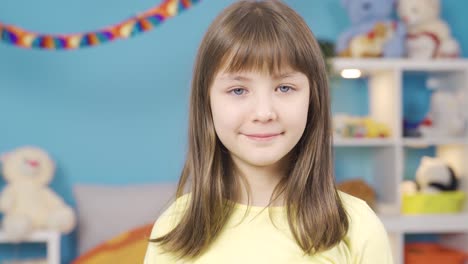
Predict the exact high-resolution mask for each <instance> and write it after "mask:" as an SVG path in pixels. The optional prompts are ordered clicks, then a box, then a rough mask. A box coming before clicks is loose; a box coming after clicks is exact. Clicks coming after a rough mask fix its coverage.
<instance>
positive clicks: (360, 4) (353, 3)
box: [335, 0, 406, 57]
mask: <svg viewBox="0 0 468 264" xmlns="http://www.w3.org/2000/svg"><path fill="white" fill-rule="evenodd" d="M395 1H396V0H343V2H342V3H343V5H344V7H345V8H346V10H347V12H348V15H349V17H350V20H351V23H352V25H351V27H350V28H349V29H348V30H346V31H345V32H343V33H341V34H340V36H339V38H338V41H337V43H336V50H335V52H336V54H337V55H338V56H341V57H402V56H403V55H404V53H405V46H404V45H405V36H406V28H405V25H404V24H403V23H400V22H398V21H395V20H392V19H391V14H392V11H393V10H394V5H395Z"/></svg>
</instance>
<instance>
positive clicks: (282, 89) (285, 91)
mask: <svg viewBox="0 0 468 264" xmlns="http://www.w3.org/2000/svg"><path fill="white" fill-rule="evenodd" d="M278 88H279V90H280V91H281V92H282V93H287V92H289V90H291V89H292V88H291V87H290V86H286V85H281V86H279V87H278Z"/></svg>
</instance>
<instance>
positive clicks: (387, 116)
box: [331, 58, 468, 263]
mask: <svg viewBox="0 0 468 264" xmlns="http://www.w3.org/2000/svg"><path fill="white" fill-rule="evenodd" d="M331 65H332V69H333V70H334V71H336V72H341V71H342V70H344V69H359V70H360V71H361V72H362V74H363V76H365V78H368V82H367V84H368V85H367V89H368V98H369V102H368V105H369V116H371V117H372V118H373V119H375V120H377V121H379V122H384V123H385V124H386V125H387V126H389V127H390V128H391V130H392V136H391V137H390V138H385V139H341V138H336V139H335V141H334V146H335V148H348V147H353V148H372V153H373V155H372V161H371V162H372V168H371V172H372V173H373V177H374V188H375V189H376V191H377V193H378V205H379V206H378V209H377V213H378V215H379V216H380V218H381V219H382V221H383V223H384V225H385V226H386V228H387V231H388V232H389V235H390V238H391V242H392V247H393V251H394V256H395V263H403V261H404V255H403V254H404V243H405V241H404V237H405V236H404V235H405V234H418V233H421V234H424V233H431V234H432V233H440V234H443V235H444V238H445V240H446V242H447V243H448V244H452V245H456V246H458V247H459V248H462V249H464V250H468V206H465V209H464V211H463V212H462V213H460V214H455V215H418V216H407V215H402V214H401V193H400V183H401V182H402V181H403V180H404V179H405V175H404V174H405V166H406V165H407V160H406V157H405V156H406V152H408V150H410V149H414V148H421V147H427V146H433V147H434V149H435V155H436V156H438V157H440V158H442V159H444V160H446V161H447V162H449V164H450V165H451V167H453V168H454V170H455V173H456V174H457V175H458V176H459V177H460V180H461V183H462V184H461V189H462V190H463V191H465V193H468V135H464V136H461V137H453V138H451V137H437V138H405V137H403V131H402V130H403V129H402V126H403V90H404V89H405V87H404V84H405V82H404V77H405V76H408V75H412V74H419V75H427V76H435V75H437V76H439V77H440V76H443V77H444V78H445V80H450V81H451V84H452V85H454V86H456V87H457V88H458V89H463V90H464V91H467V90H468V81H467V80H468V60H465V59H454V60H430V61H414V60H413V61H412V60H407V59H344V58H343V59H341V58H336V59H333V60H331ZM466 94H467V95H468V92H467V93H466ZM332 103H333V101H332ZM357 103H359V102H357ZM465 103H466V102H465ZM465 107H466V111H468V105H465ZM465 204H467V203H465Z"/></svg>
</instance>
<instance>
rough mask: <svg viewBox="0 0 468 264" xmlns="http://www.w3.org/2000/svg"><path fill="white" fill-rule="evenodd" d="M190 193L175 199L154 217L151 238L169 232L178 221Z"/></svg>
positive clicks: (185, 207)
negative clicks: (156, 217)
mask: <svg viewBox="0 0 468 264" xmlns="http://www.w3.org/2000/svg"><path fill="white" fill-rule="evenodd" d="M190 196H191V194H190V193H186V194H184V195H182V196H180V197H179V198H177V199H175V201H173V202H172V204H171V205H170V206H169V207H168V208H167V209H166V210H165V211H164V212H163V213H162V214H161V215H160V216H159V217H158V219H156V222H155V223H154V225H153V229H152V231H151V238H152V239H153V238H156V237H160V236H163V235H165V234H167V233H169V232H170V231H171V230H172V229H173V228H174V227H176V225H177V224H178V223H179V221H180V219H181V218H182V217H183V215H184V213H185V211H186V210H187V206H188V205H189V202H190Z"/></svg>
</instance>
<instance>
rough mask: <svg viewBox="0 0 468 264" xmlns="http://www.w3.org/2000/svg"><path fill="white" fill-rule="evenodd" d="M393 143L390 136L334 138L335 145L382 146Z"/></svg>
mask: <svg viewBox="0 0 468 264" xmlns="http://www.w3.org/2000/svg"><path fill="white" fill-rule="evenodd" d="M393 144H395V142H394V140H393V139H391V138H334V142H333V146H335V147H382V146H392V145H393Z"/></svg>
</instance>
